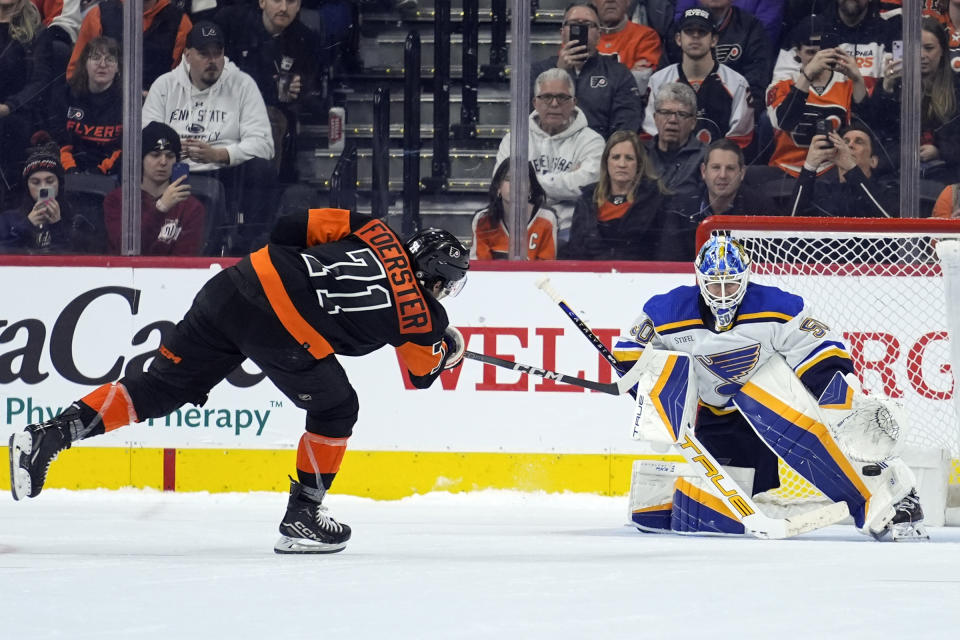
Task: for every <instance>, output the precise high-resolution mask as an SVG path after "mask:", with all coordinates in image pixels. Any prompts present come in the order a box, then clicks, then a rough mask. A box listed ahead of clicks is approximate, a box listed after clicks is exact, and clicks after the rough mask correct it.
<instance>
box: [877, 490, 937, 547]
mask: <svg viewBox="0 0 960 640" xmlns="http://www.w3.org/2000/svg"><path fill="white" fill-rule="evenodd" d="M893 508H894V511H895V514H894V516H893V519H892V520H890V522H889V523H888V524H887V526H886V528H885V529H884V530H883V531H881V532H880V533H879V534H873V537H874V538H876V539H877V540H881V539H883V538H885V537H886V535H887V534H888V533H889V534H890V539H891V540H893V541H894V542H917V541H921V540H929V539H930V535H929V534H928V533H927V528H926V527H925V526H923V508H922V507H921V506H920V496H918V495H917V490H916V489H911V490H910V493H908V494H907V495H906V496H904V497H903V499H902V500H900V502H898V503H897V504H895V505H894V506H893Z"/></svg>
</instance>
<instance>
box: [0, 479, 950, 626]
mask: <svg viewBox="0 0 960 640" xmlns="http://www.w3.org/2000/svg"><path fill="white" fill-rule="evenodd" d="M285 503H286V496H285V495H281V494H272V493H256V494H214V495H206V494H170V493H167V494H164V493H158V492H141V491H133V490H128V491H120V492H107V491H96V492H67V491H54V490H50V491H45V492H44V493H43V494H42V495H41V496H40V497H39V498H37V499H35V500H31V501H27V502H23V503H16V502H14V501H13V500H12V499H11V498H10V497H9V496H4V497H0V638H2V639H4V640H6V639H16V640H28V639H29V640H38V639H42V638H67V639H71V640H72V639H85V638H90V639H96V640H107V639H112V638H124V639H127V638H135V639H138V640H141V639H148V638H163V639H178V640H179V639H183V638H204V639H208V640H221V639H228V640H233V639H247V638H250V639H254V638H256V639H267V638H271V639H273V638H276V639H280V638H289V639H297V638H304V639H305V638H337V639H352V638H377V639H390V640H393V639H398V638H476V639H484V640H490V639H504V638H510V639H512V638H522V639H525V638H544V639H550V640H557V639H560V638H578V639H579V638H682V639H684V640H687V639H694V638H703V639H706V640H711V639H714V638H737V639H744V638H777V639H783V638H845V639H856V638H864V639H870V640H877V639H885V638H925V639H926V638H930V639H933V638H957V637H960V528H950V529H940V528H938V529H933V530H931V536H932V539H933V540H932V542H931V543H929V544H893V543H887V544H882V543H877V542H873V541H872V540H869V539H867V538H865V537H863V536H860V535H859V534H857V533H856V532H855V531H854V530H853V528H852V527H844V526H836V527H831V528H829V529H826V530H824V531H821V532H816V533H812V534H807V535H805V536H802V537H800V538H797V539H794V540H787V541H761V540H754V539H721V538H691V537H679V536H662V535H660V536H658V535H642V534H639V533H637V532H636V531H635V530H633V529H629V528H627V527H624V526H623V523H624V522H625V520H626V513H625V512H626V499H625V498H603V497H597V496H585V495H541V494H521V493H513V492H480V493H473V494H457V495H451V494H440V493H438V494H430V495H426V496H415V497H412V498H408V499H405V500H400V501H396V502H374V501H371V500H366V499H361V498H352V497H346V496H337V495H332V496H329V497H328V503H329V505H330V507H331V510H332V512H333V514H334V515H335V516H336V517H338V518H339V519H341V520H343V521H345V522H347V523H348V524H350V525H351V526H352V527H353V528H354V536H353V540H352V541H351V542H350V544H349V545H348V546H347V549H346V550H345V551H344V552H342V553H338V554H333V555H328V556H278V555H276V554H274V553H273V542H274V540H275V538H276V526H277V524H278V522H279V518H280V517H281V515H282V514H283V509H284V505H285Z"/></svg>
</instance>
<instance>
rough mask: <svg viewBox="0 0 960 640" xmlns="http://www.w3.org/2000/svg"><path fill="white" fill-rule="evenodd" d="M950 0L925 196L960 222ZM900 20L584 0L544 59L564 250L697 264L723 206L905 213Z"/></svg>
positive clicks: (929, 60)
mask: <svg viewBox="0 0 960 640" xmlns="http://www.w3.org/2000/svg"><path fill="white" fill-rule="evenodd" d="M944 2H945V3H944V4H938V3H937V1H936V0H931V1H928V2H927V3H926V4H925V5H924V7H923V9H922V11H923V16H922V32H921V34H920V36H921V50H920V73H921V85H922V96H921V112H920V114H919V117H918V121H919V127H920V136H921V137H920V146H919V149H918V154H919V159H920V172H921V173H920V180H921V198H922V199H921V202H920V203H919V206H920V214H921V215H922V216H927V215H931V214H932V215H934V216H940V217H960V206H958V205H957V203H958V202H960V184H957V183H960V144H958V143H960V118H958V115H960V113H958V109H960V93H958V92H960V82H958V75H957V74H958V73H960V28H958V27H957V26H956V25H960V0H949V1H948V2H947V1H946V0H944ZM665 15H669V16H670V19H669V20H665V19H664V16H665ZM902 18H903V16H902V8H901V7H900V2H899V0H676V1H674V0H633V1H632V2H631V0H596V2H595V3H589V2H585V1H575V2H574V3H573V4H571V5H570V6H569V7H568V9H567V10H566V13H565V15H564V18H563V23H562V26H561V41H562V44H561V47H560V49H559V51H558V53H557V55H556V56H555V57H553V58H550V59H547V60H542V61H539V62H537V63H535V64H534V65H533V67H532V69H531V82H532V83H533V88H532V96H533V107H534V110H533V112H532V113H531V115H530V125H529V126H530V135H529V145H530V146H529V158H530V161H531V166H532V168H533V170H534V174H535V177H536V178H537V179H538V180H539V181H540V183H541V185H542V190H543V191H544V192H545V194H546V201H545V203H544V205H543V206H544V207H548V208H550V209H552V210H553V211H555V212H556V214H557V216H558V221H557V227H556V234H557V240H556V243H555V245H556V248H557V256H558V257H559V258H571V259H586V260H596V259H629V260H677V261H682V260H690V259H692V257H693V251H694V237H695V233H696V228H697V225H698V224H699V223H700V222H701V221H702V220H703V219H704V218H706V217H707V216H710V215H714V214H734V215H761V214H765V215H789V216H798V215H803V216H810V215H813V216H854V217H899V215H900V202H899V188H898V185H899V181H900V171H899V157H900V145H899V137H900V101H901V94H900V91H901V73H902V54H903V33H902V22H903V20H902ZM584 33H586V34H587V35H586V36H584V35H583V34H584ZM628 75H629V76H632V79H633V82H632V83H630V82H628V81H627V80H626V78H627V77H628ZM564 76H566V77H567V78H568V80H567V81H566V82H564ZM638 108H640V109H641V110H642V111H643V113H644V114H645V115H643V116H642V123H641V124H639V125H638V124H637V109H638ZM598 136H599V138H600V139H601V141H603V142H605V146H604V147H603V151H602V152H599V151H598V149H599V148H600V147H601V144H602V142H601V141H598V139H597V137H598ZM508 149H509V146H508V144H507V143H506V141H504V144H502V145H501V147H500V151H501V152H500V154H498V158H497V160H498V162H499V161H501V160H502V159H503V158H504V157H505V155H506V151H507V150H508ZM497 172H498V174H499V169H498V170H497ZM938 196H939V198H938ZM935 202H936V206H934V204H935ZM571 212H572V214H571ZM484 215H486V214H485V213H481V214H478V220H479V219H480V217H481V216H484ZM534 218H536V219H537V221H538V225H539V229H538V231H537V233H538V234H541V235H542V233H543V229H542V219H543V216H542V215H540V214H538V213H536V212H534V213H533V214H532V217H531V227H530V229H531V233H532V228H533V220H534ZM484 220H485V221H484V225H485V226H479V227H478V226H477V224H475V229H478V228H484V229H488V227H489V224H490V223H489V219H488V218H485V219H484ZM505 230H506V227H504V231H505ZM487 233H489V230H487ZM503 242H504V244H506V243H507V242H508V240H507V239H504V240H503ZM494 257H496V256H494ZM531 257H532V256H531Z"/></svg>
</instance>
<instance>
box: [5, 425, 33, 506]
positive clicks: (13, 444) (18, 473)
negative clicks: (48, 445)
mask: <svg viewBox="0 0 960 640" xmlns="http://www.w3.org/2000/svg"><path fill="white" fill-rule="evenodd" d="M32 452H33V436H31V435H30V434H29V433H27V432H26V431H21V432H19V433H15V434H13V435H12V436H10V447H9V450H8V454H9V458H10V493H11V494H13V499H14V500H19V499H20V498H24V497H29V496H30V491H31V489H33V483H32V482H31V481H30V472H29V471H27V470H26V469H24V468H23V467H21V466H20V462H21V460H23V456H29V455H30V454H31V453H32Z"/></svg>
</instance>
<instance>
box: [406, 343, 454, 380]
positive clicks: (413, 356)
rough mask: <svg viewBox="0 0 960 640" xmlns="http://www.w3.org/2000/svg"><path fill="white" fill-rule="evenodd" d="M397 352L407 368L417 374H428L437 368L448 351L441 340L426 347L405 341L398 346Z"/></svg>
mask: <svg viewBox="0 0 960 640" xmlns="http://www.w3.org/2000/svg"><path fill="white" fill-rule="evenodd" d="M397 353H399V354H400V359H401V360H403V364H404V365H406V367H407V369H408V370H409V371H410V373H412V374H413V375H415V376H427V375H430V374H431V373H433V372H434V371H436V370H437V367H439V366H440V363H441V362H443V357H444V356H445V355H446V353H447V347H446V345H445V344H444V343H443V340H440V341H439V342H437V343H436V344H434V345H433V346H432V347H425V346H423V345H420V344H416V343H414V342H404V343H403V344H402V345H400V346H399V347H397Z"/></svg>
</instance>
